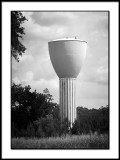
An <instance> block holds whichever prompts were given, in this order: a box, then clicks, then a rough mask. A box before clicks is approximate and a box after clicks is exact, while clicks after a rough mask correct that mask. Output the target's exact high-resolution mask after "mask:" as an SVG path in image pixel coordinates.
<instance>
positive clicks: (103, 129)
mask: <svg viewBox="0 0 120 160" xmlns="http://www.w3.org/2000/svg"><path fill="white" fill-rule="evenodd" d="M73 132H74V134H88V133H91V132H92V133H94V132H96V133H109V107H108V105H107V106H105V107H103V106H102V107H101V108H99V109H94V108H93V109H88V108H83V107H77V120H76V121H75V123H74V125H73Z"/></svg>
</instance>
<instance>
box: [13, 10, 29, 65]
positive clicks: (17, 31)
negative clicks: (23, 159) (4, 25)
mask: <svg viewBox="0 0 120 160" xmlns="http://www.w3.org/2000/svg"><path fill="white" fill-rule="evenodd" d="M26 20H27V19H26V18H25V16H23V15H22V13H21V12H19V11H12V12H11V56H13V57H14V58H15V60H16V61H18V62H19V56H22V54H23V53H24V52H25V50H26V48H25V46H24V45H23V44H22V43H21V42H20V39H23V35H24V34H25V32H24V27H22V26H21V24H22V23H24V22H25V21H26Z"/></svg>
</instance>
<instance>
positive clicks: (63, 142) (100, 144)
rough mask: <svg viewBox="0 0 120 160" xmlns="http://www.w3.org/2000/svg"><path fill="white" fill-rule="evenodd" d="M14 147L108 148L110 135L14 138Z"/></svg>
mask: <svg viewBox="0 0 120 160" xmlns="http://www.w3.org/2000/svg"><path fill="white" fill-rule="evenodd" d="M11 148H12V149H108V148H109V138H108V135H102V134H101V135H77V136H66V137H56V138H55V137H50V138H40V139H38V138H12V143H11Z"/></svg>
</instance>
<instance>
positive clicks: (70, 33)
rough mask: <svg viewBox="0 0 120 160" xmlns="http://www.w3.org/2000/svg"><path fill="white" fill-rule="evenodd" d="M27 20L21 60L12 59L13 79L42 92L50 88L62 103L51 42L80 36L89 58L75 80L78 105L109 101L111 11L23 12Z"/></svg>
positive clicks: (57, 100) (92, 104)
mask: <svg viewBox="0 0 120 160" xmlns="http://www.w3.org/2000/svg"><path fill="white" fill-rule="evenodd" d="M23 14H24V15H25V16H26V18H27V19H28V21H26V22H25V23H24V24H23V26H24V27H25V33H26V35H25V36H24V40H23V41H22V43H23V44H24V45H25V47H26V48H27V50H26V52H25V54H24V55H23V56H22V57H21V58H20V62H19V63H18V62H16V61H15V60H14V59H12V81H14V82H15V83H17V84H19V83H20V84H22V85H23V86H25V85H30V86H31V91H34V90H35V89H36V90H37V92H40V93H42V92H43V90H44V89H45V88H48V89H49V91H50V93H51V94H52V95H53V98H54V102H57V103H59V78H58V77H57V75H56V73H55V71H54V69H53V66H52V64H51V61H50V57H49V52H48V42H49V41H51V40H54V39H58V38H64V37H70V38H73V37H75V36H76V37H77V38H79V39H80V40H85V41H87V45H88V46H87V57H86V60H85V63H84V65H83V67H82V70H81V72H80V74H79V76H78V77H77V80H76V94H77V97H76V101H77V106H83V107H87V108H99V107H101V106H106V105H107V104H108V12H24V13H23Z"/></svg>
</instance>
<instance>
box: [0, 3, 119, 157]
mask: <svg viewBox="0 0 120 160" xmlns="http://www.w3.org/2000/svg"><path fill="white" fill-rule="evenodd" d="M33 4H35V3H33ZM46 4H47V2H46ZM50 4H51V5H52V4H53V3H50ZM67 4H68V6H69V3H67ZM73 4H75V3H73ZM86 4H87V2H86ZM91 4H92V3H91ZM23 5H24V3H23ZM38 5H42V3H38ZM79 5H81V3H80V2H79ZM103 5H104V3H103ZM44 6H45V5H44ZM56 6H57V8H59V9H56V8H54V9H50V10H49V9H48V7H47V8H45V7H43V9H34V7H33V9H31V7H30V9H25V7H23V9H22V8H21V7H20V9H18V8H19V7H16V9H11V10H9V17H10V19H9V23H10V24H9V31H10V42H9V46H10V48H9V55H8V56H9V62H10V64H9V71H10V73H9V75H10V77H9V78H8V80H9V79H10V81H9V89H10V94H9V100H10V102H9V103H10V104H9V119H8V120H7V121H9V129H10V131H9V138H10V139H9V140H10V141H9V149H10V150H11V152H13V153H14V152H17V151H20V152H21V151H24V152H25V151H26V152H27V151H30V152H32V151H38V152H39V151H46V152H47V151H48V152H50V151H52V152H55V151H68V150H69V152H71V151H77V152H78V151H79V152H81V151H86V153H87V151H88V152H89V151H91V154H92V153H93V152H95V151H98V152H99V151H110V149H111V148H112V147H111V143H110V142H112V141H111V139H110V138H111V134H112V131H111V126H112V124H113V122H112V121H111V119H112V114H111V112H112V108H113V107H114V106H111V103H110V102H111V100H110V98H111V95H110V83H111V82H110V75H111V72H110V69H111V66H110V62H111V61H110V55H111V54H116V55H117V52H116V53H112V49H111V47H110V44H111V41H110V36H111V32H110V29H111V17H112V16H111V12H110V10H108V9H84V10H83V9H72V10H71V9H69V7H68V8H65V9H61V8H60V7H58V5H57V4H56ZM13 8H15V7H13ZM4 38H5V37H4ZM116 38H117V37H116ZM7 76H8V75H7ZM3 80H4V79H3ZM6 80H7V79H6ZM4 92H5V91H4ZM116 92H117V91H116ZM116 103H117V102H116ZM116 107H117V106H116ZM113 109H115V108H113ZM117 109H118V108H116V111H115V113H116V112H117ZM114 116H115V115H114ZM116 116H117V115H116ZM116 118H117V117H116ZM46 154H47V153H46ZM59 154H61V153H59ZM74 154H75V153H74ZM44 156H45V155H44ZM101 156H102V155H101ZM18 157H19V156H18ZM33 157H34V156H33ZM72 157H74V156H72ZM75 157H76V156H75ZM75 157H74V158H75ZM24 158H25V157H24ZM34 158H35V157H34ZM39 158H41V157H39ZM58 158H60V157H59V156H58ZM64 158H66V157H64ZM79 158H81V157H80V155H79ZM104 158H105V157H104Z"/></svg>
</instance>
